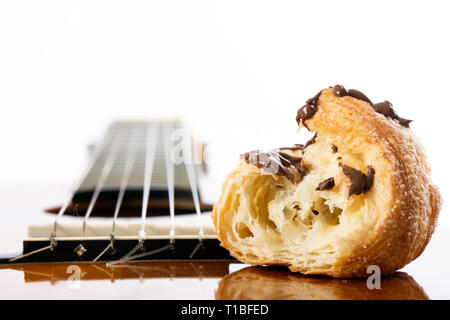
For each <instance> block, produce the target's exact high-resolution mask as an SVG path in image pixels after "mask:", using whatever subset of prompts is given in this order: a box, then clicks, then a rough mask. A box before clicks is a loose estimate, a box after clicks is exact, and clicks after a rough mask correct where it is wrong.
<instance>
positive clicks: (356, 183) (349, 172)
mask: <svg viewBox="0 0 450 320" xmlns="http://www.w3.org/2000/svg"><path fill="white" fill-rule="evenodd" d="M342 171H343V172H344V174H345V175H346V176H347V177H349V178H350V189H349V196H351V195H352V194H357V195H359V194H361V193H362V192H366V191H368V190H369V189H370V187H371V186H372V184H373V180H374V176H375V170H374V169H373V168H372V167H371V166H369V167H368V171H367V176H366V175H365V174H364V173H362V172H361V171H359V170H356V169H354V168H352V167H349V166H346V165H344V166H343V167H342Z"/></svg>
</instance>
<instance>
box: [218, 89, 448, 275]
mask: <svg viewBox="0 0 450 320" xmlns="http://www.w3.org/2000/svg"><path fill="white" fill-rule="evenodd" d="M297 122H298V123H299V125H300V126H305V127H306V128H307V129H308V130H310V131H312V132H315V133H316V135H315V136H314V137H313V139H312V140H311V141H309V142H308V143H307V144H306V145H305V146H301V145H296V146H294V147H291V148H280V149H277V150H273V151H270V152H261V151H252V152H250V153H247V154H245V155H243V156H242V157H241V161H240V163H239V165H238V166H237V167H236V168H235V169H234V170H233V171H231V173H230V174H229V175H228V176H227V178H226V180H225V182H224V184H223V188H222V194H221V196H220V199H219V200H218V202H217V203H216V204H215V206H214V211H213V220H214V224H215V226H216V229H217V232H218V235H219V239H220V241H221V243H222V245H223V246H224V247H225V248H227V249H228V250H229V251H230V252H231V254H232V255H233V256H235V257H236V258H238V259H239V260H241V261H243V262H245V263H249V264H253V265H285V266H288V267H289V268H290V269H291V270H292V271H299V272H302V273H305V274H323V275H329V276H332V277H367V276H368V274H367V267H368V266H370V265H377V266H379V267H380V269H381V272H382V273H383V274H386V273H391V272H394V271H395V270H398V269H400V268H401V267H403V266H404V265H406V264H407V263H409V262H410V261H412V260H414V259H415V258H417V257H418V256H419V255H420V254H421V253H422V251H423V250H424V249H425V246H426V245H427V243H428V241H429V240H430V237H431V235H432V233H433V231H434V228H435V225H436V221H437V217H438V214H439V210H440V207H441V204H442V200H441V196H440V193H439V190H438V189H437V187H436V186H435V185H434V184H433V183H432V182H431V180H430V166H429V164H428V162H427V159H426V156H425V152H424V150H423V148H422V146H421V144H420V142H419V141H418V139H417V137H416V136H415V135H414V134H413V132H412V130H411V129H410V128H409V123H410V122H411V121H410V120H407V119H403V118H400V117H399V116H398V115H397V114H396V113H395V112H394V111H393V109H392V105H391V104H390V103H389V102H382V103H381V104H373V103H372V102H371V101H370V100H369V99H368V98H367V97H366V96H365V95H364V94H362V93H361V92H359V91H357V90H348V91H347V90H346V89H345V88H344V87H342V86H335V87H333V88H331V87H330V88H328V89H324V90H322V91H321V92H320V93H319V94H317V95H316V96H315V97H314V98H311V99H309V100H307V104H306V105H305V106H304V107H302V108H300V110H299V112H298V114H297Z"/></svg>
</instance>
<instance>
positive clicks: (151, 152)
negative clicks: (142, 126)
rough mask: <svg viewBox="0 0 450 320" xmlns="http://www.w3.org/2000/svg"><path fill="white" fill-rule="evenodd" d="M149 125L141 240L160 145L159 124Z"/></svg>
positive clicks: (143, 234) (143, 235)
mask: <svg viewBox="0 0 450 320" xmlns="http://www.w3.org/2000/svg"><path fill="white" fill-rule="evenodd" d="M151 124H152V123H149V124H148V127H147V139H146V140H147V141H146V146H145V148H146V153H145V172H144V192H143V195H142V211H141V230H140V231H139V239H140V240H142V239H143V238H144V237H145V227H146V222H147V219H146V218H147V208H148V200H149V197H150V188H151V183H152V175H153V165H154V163H155V153H156V144H157V143H158V135H159V123H158V122H156V123H153V126H152V125H151Z"/></svg>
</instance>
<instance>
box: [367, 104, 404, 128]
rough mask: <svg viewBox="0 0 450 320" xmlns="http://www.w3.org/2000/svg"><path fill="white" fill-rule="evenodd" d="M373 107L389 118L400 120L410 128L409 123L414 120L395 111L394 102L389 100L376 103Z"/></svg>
mask: <svg viewBox="0 0 450 320" xmlns="http://www.w3.org/2000/svg"><path fill="white" fill-rule="evenodd" d="M373 108H374V110H375V111H376V112H378V113H380V114H382V115H383V116H385V117H387V118H391V119H394V120H398V122H399V123H400V124H401V125H402V126H404V127H407V128H409V124H410V123H411V122H412V120H408V119H403V118H400V117H399V116H398V115H397V113H396V112H395V111H394V108H393V107H392V103H390V102H389V101H384V102H380V103H377V104H374V105H373Z"/></svg>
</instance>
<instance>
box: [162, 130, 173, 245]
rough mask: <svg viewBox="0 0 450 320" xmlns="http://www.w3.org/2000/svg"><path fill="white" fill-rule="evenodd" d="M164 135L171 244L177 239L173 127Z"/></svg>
mask: <svg viewBox="0 0 450 320" xmlns="http://www.w3.org/2000/svg"><path fill="white" fill-rule="evenodd" d="M165 129H166V130H165V131H166V132H165V134H164V155H165V163H166V178H167V187H168V196H169V212H170V233H169V236H170V242H171V243H173V241H174V239H175V185H174V163H173V159H172V130H173V128H172V125H170V126H169V125H168V126H167V127H166V128H165Z"/></svg>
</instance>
